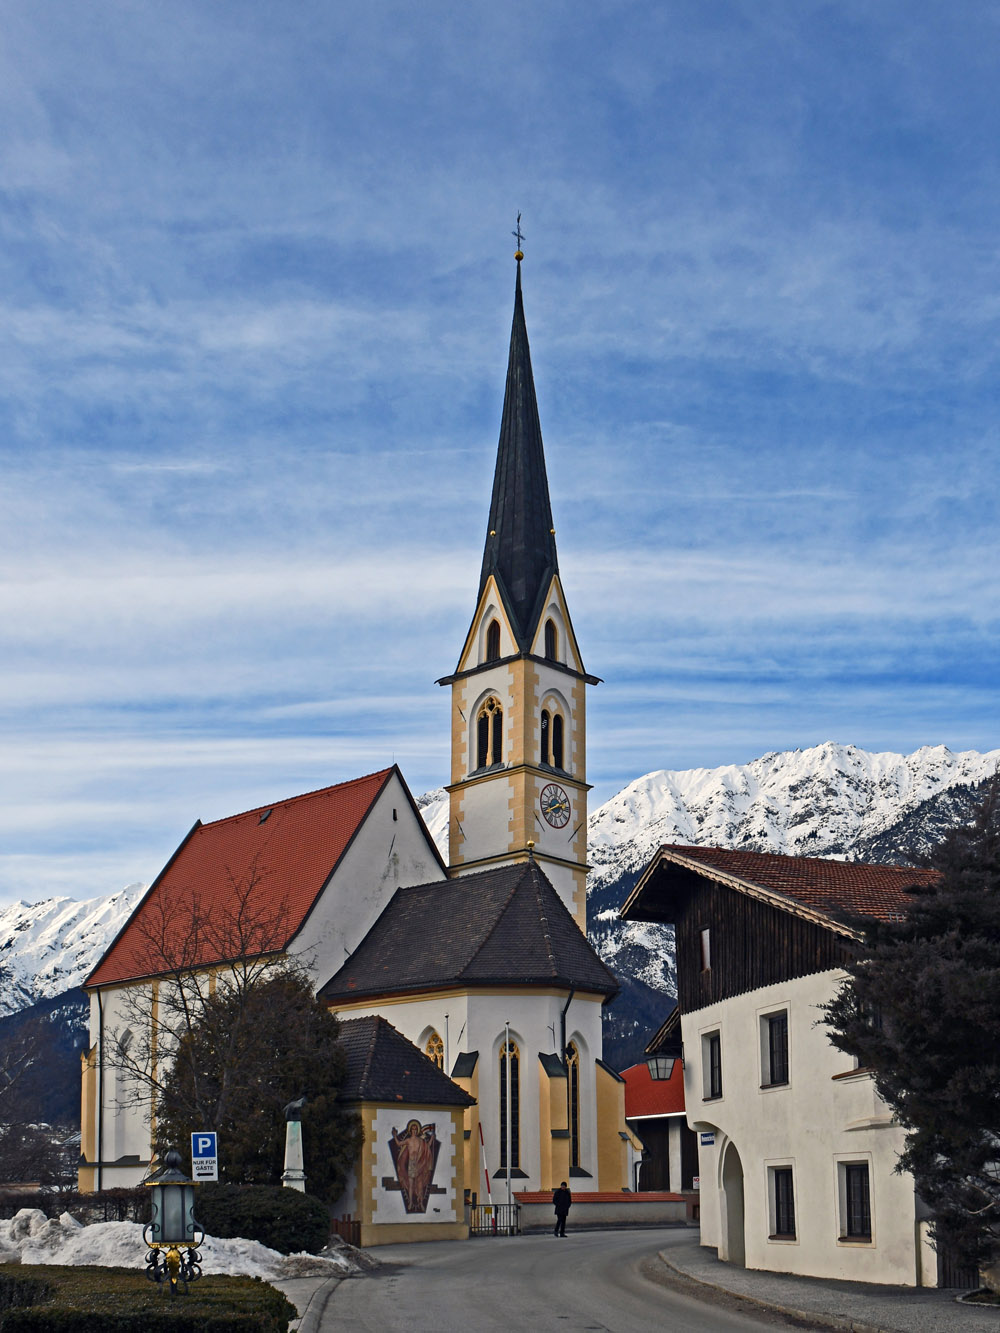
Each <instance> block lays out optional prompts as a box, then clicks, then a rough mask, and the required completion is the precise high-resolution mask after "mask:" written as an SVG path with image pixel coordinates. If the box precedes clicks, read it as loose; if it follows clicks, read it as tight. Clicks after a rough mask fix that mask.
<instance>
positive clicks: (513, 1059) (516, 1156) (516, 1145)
mask: <svg viewBox="0 0 1000 1333" xmlns="http://www.w3.org/2000/svg"><path fill="white" fill-rule="evenodd" d="M520 1069H521V1053H520V1051H519V1050H518V1049H517V1042H514V1041H512V1042H511V1043H510V1045H509V1046H508V1045H507V1044H506V1043H505V1044H504V1045H503V1046H501V1048H500V1169H501V1171H504V1172H505V1171H506V1170H507V1166H508V1162H507V1147H508V1120H507V1078H508V1075H509V1077H510V1130H509V1140H510V1163H509V1165H510V1169H511V1170H512V1171H516V1170H517V1169H518V1168H519V1167H520V1165H521V1143H520V1139H521V1109H520V1100H521V1075H520Z"/></svg>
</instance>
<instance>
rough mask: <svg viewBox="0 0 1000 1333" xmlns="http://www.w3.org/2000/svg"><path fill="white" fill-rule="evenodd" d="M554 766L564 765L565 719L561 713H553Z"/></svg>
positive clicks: (560, 766)
mask: <svg viewBox="0 0 1000 1333" xmlns="http://www.w3.org/2000/svg"><path fill="white" fill-rule="evenodd" d="M552 767H553V768H562V767H563V720H562V716H561V715H560V714H559V713H553V715H552Z"/></svg>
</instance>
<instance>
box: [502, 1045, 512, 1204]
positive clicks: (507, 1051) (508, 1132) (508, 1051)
mask: <svg viewBox="0 0 1000 1333" xmlns="http://www.w3.org/2000/svg"><path fill="white" fill-rule="evenodd" d="M503 1030H504V1049H505V1052H506V1054H505V1055H504V1059H505V1061H506V1064H505V1065H504V1068H505V1069H506V1071H507V1206H508V1208H509V1207H510V1203H511V1194H510V1173H511V1171H512V1170H513V1169H514V1167H513V1163H512V1162H511V1157H510V1144H511V1138H510V1065H511V1059H510V1021H509V1020H507V1021H506V1022H505V1023H504V1025H503ZM507 1221H508V1224H509V1222H510V1217H509V1215H508V1219H507Z"/></svg>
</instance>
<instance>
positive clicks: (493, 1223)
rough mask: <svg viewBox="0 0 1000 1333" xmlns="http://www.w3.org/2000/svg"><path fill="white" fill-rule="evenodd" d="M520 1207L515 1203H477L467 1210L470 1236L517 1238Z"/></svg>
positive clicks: (519, 1226)
mask: <svg viewBox="0 0 1000 1333" xmlns="http://www.w3.org/2000/svg"><path fill="white" fill-rule="evenodd" d="M520 1234H521V1206H520V1204H517V1203H479V1204H474V1205H472V1206H471V1207H470V1208H469V1235H470V1236H519V1235H520Z"/></svg>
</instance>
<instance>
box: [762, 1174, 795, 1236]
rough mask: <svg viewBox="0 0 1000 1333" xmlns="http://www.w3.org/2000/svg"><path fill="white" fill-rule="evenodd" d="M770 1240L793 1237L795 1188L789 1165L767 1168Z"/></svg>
mask: <svg viewBox="0 0 1000 1333" xmlns="http://www.w3.org/2000/svg"><path fill="white" fill-rule="evenodd" d="M768 1174H769V1176H770V1181H769V1184H770V1190H769V1191H768V1193H769V1195H770V1204H771V1237H770V1238H771V1240H794V1239H795V1188H794V1181H793V1179H792V1168H791V1167H790V1166H772V1167H769V1168H768Z"/></svg>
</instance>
